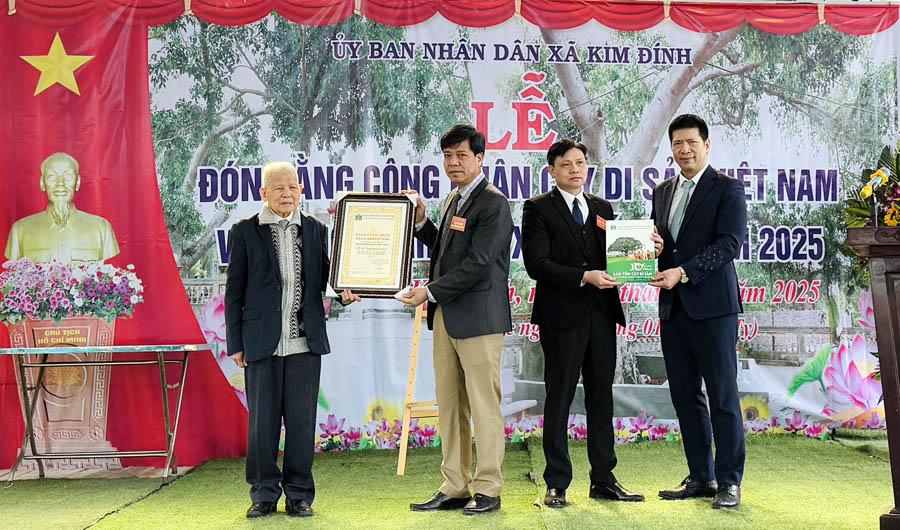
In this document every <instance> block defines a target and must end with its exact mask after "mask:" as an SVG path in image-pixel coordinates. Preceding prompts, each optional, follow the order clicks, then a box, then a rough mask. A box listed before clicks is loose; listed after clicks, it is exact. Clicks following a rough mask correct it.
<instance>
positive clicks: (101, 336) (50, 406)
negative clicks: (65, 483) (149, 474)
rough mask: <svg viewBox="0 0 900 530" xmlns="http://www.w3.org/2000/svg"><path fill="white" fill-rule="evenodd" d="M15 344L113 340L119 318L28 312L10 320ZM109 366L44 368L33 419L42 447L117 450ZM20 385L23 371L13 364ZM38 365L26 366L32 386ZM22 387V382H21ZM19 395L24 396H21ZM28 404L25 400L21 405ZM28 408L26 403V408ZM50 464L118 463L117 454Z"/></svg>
mask: <svg viewBox="0 0 900 530" xmlns="http://www.w3.org/2000/svg"><path fill="white" fill-rule="evenodd" d="M6 325H7V331H8V332H9V339H10V345H11V346H12V347H13V348H53V347H67V348H78V347H84V346H110V345H112V344H113V338H114V336H115V330H116V322H115V320H113V321H112V322H107V321H106V320H105V319H101V318H97V317H91V316H77V317H69V318H63V319H62V320H61V321H60V323H59V324H57V323H56V322H54V321H53V320H49V319H48V320H36V319H32V318H25V319H23V320H20V321H19V322H17V323H15V324H12V323H10V322H7V323H6ZM42 357H43V355H38V354H26V355H23V356H22V357H21V359H22V360H23V361H24V362H41V361H42ZM111 358H112V354H111V353H109V352H100V353H77V352H74V351H73V352H70V353H65V354H53V355H48V356H47V362H66V361H69V362H71V361H79V362H82V361H108V360H110V359H111ZM110 368H111V367H110V366H95V365H81V366H60V367H51V368H46V369H45V371H44V375H43V378H42V379H41V384H40V385H39V387H38V391H37V395H36V398H32V399H34V400H35V401H34V403H33V406H34V410H33V414H32V422H33V423H32V425H33V429H34V436H35V440H36V447H37V451H38V453H51V452H53V453H57V452H100V451H113V450H115V449H114V448H113V446H112V444H111V443H110V442H109V441H108V440H107V438H106V433H107V421H108V418H107V410H108V408H107V401H108V398H109V382H110V373H111V370H110ZM15 372H16V379H17V382H18V383H19V384H20V385H21V381H20V377H21V374H20V372H19V370H18V367H17V368H16V370H15ZM39 372H40V368H26V369H25V377H26V380H27V383H28V385H29V386H33V385H34V384H35V382H36V381H37V378H38V374H39ZM20 388H21V387H20ZM20 399H21V396H20ZM23 407H24V405H23ZM23 412H24V408H23ZM45 466H46V467H47V468H48V469H57V470H60V471H79V470H86V469H118V468H120V467H121V464H120V462H119V459H118V458H106V459H62V460H56V459H54V460H47V461H46V462H45Z"/></svg>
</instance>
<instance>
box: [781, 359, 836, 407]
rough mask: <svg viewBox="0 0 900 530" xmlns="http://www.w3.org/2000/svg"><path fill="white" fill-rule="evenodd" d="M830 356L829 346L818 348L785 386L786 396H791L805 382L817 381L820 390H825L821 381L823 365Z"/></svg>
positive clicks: (823, 370)
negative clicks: (817, 351) (813, 355)
mask: <svg viewBox="0 0 900 530" xmlns="http://www.w3.org/2000/svg"><path fill="white" fill-rule="evenodd" d="M830 356H831V346H825V347H824V348H822V349H821V350H819V353H817V354H816V356H815V357H813V358H812V360H811V361H809V362H808V363H806V366H804V367H803V370H801V371H800V373H799V374H797V375H796V376H794V378H793V379H792V380H791V384H790V385H788V388H787V397H788V398H790V397H792V396H793V395H794V394H796V393H797V390H800V387H802V386H803V385H805V384H807V383H819V384H820V385H822V391H823V392H827V391H826V390H825V385H824V384H823V383H822V374H823V373H824V372H825V365H826V364H828V358H829V357H830Z"/></svg>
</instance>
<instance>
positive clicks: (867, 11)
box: [825, 5, 898, 35]
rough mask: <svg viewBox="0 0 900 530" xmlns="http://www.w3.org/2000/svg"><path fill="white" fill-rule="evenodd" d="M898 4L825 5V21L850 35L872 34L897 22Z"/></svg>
mask: <svg viewBox="0 0 900 530" xmlns="http://www.w3.org/2000/svg"><path fill="white" fill-rule="evenodd" d="M897 15H898V8H897V6H847V5H843V6H825V22H826V23H828V25H829V26H831V27H833V28H834V29H836V30H838V31H842V32H844V33H849V34H850V35H870V34H872V33H878V32H879V31H884V30H886V29H888V28H889V27H891V26H893V25H894V24H896V23H897Z"/></svg>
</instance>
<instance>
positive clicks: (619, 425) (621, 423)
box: [615, 418, 627, 431]
mask: <svg viewBox="0 0 900 530" xmlns="http://www.w3.org/2000/svg"><path fill="white" fill-rule="evenodd" d="M626 428H627V427H626V426H625V422H624V421H622V418H616V426H615V430H617V431H624V430H625V429H626Z"/></svg>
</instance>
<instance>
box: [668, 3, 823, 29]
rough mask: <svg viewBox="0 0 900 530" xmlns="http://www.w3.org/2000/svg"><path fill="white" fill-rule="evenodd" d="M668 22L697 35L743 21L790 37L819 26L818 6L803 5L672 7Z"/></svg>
mask: <svg viewBox="0 0 900 530" xmlns="http://www.w3.org/2000/svg"><path fill="white" fill-rule="evenodd" d="M670 16H671V17H672V22H674V23H676V24H678V25H679V26H681V27H683V28H685V29H689V30H691V31H696V32H699V33H715V32H719V31H727V30H729V29H731V28H733V27H735V26H737V25H738V24H741V23H742V22H744V21H747V22H749V23H750V24H752V25H753V26H756V27H757V28H759V29H761V30H763V31H767V32H769V33H780V34H792V33H800V32H803V31H806V30H808V29H810V28H812V27H813V26H815V25H816V24H818V23H819V13H818V7H817V6H815V5H812V4H807V5H791V6H784V5H757V6H751V5H746V4H712V3H709V4H686V3H683V4H677V5H676V4H673V5H672V8H671V11H670Z"/></svg>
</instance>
